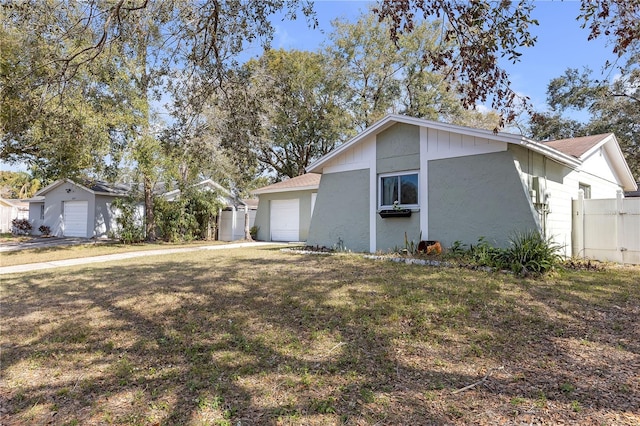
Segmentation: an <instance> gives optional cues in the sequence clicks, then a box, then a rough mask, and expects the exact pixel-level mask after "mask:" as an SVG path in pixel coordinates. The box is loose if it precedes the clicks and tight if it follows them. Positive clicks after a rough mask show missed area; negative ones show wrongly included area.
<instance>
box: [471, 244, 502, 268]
mask: <svg viewBox="0 0 640 426" xmlns="http://www.w3.org/2000/svg"><path fill="white" fill-rule="evenodd" d="M469 253H470V255H471V258H472V260H473V262H474V263H475V264H477V265H478V266H489V267H492V268H498V269H501V268H504V267H505V266H506V260H505V258H504V250H502V249H499V248H496V247H493V246H492V245H491V244H489V243H488V242H487V241H486V240H485V237H480V238H479V239H478V244H476V245H475V246H474V245H473V244H472V245H471V246H470V247H469Z"/></svg>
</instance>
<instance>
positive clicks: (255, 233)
mask: <svg viewBox="0 0 640 426" xmlns="http://www.w3.org/2000/svg"><path fill="white" fill-rule="evenodd" d="M259 230H260V227H259V226H255V225H253V226H252V227H251V228H250V229H249V234H251V238H253V239H254V240H255V239H256V238H258V231H259Z"/></svg>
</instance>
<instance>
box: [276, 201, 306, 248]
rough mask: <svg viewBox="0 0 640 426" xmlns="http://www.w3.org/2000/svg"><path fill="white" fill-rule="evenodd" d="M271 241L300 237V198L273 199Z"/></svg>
mask: <svg viewBox="0 0 640 426" xmlns="http://www.w3.org/2000/svg"><path fill="white" fill-rule="evenodd" d="M270 228H271V241H298V240H299V239H300V200H298V199H294V200H272V201H271V221H270Z"/></svg>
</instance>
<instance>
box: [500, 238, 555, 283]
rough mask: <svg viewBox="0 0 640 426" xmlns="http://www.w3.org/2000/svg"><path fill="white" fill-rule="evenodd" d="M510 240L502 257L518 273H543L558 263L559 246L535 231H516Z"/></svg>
mask: <svg viewBox="0 0 640 426" xmlns="http://www.w3.org/2000/svg"><path fill="white" fill-rule="evenodd" d="M510 242H511V246H510V247H509V248H508V249H506V250H505V253H504V254H505V256H504V259H505V260H506V262H507V263H508V265H509V267H510V269H511V270H512V271H513V272H514V273H516V274H518V275H529V274H544V273H545V272H547V271H549V270H551V269H553V268H554V267H555V266H556V265H558V263H560V260H561V258H560V255H559V254H558V251H559V250H560V246H559V245H557V244H555V243H553V241H552V240H551V239H550V238H544V237H543V236H542V235H540V233H539V232H537V231H528V232H524V233H517V234H515V236H513V237H512V238H511V239H510Z"/></svg>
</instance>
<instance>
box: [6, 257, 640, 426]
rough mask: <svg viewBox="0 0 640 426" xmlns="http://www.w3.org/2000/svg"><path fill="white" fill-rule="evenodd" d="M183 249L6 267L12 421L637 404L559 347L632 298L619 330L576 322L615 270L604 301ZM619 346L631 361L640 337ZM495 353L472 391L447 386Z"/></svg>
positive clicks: (393, 269)
mask: <svg viewBox="0 0 640 426" xmlns="http://www.w3.org/2000/svg"><path fill="white" fill-rule="evenodd" d="M193 256H196V255H194V254H185V255H174V256H172V257H171V260H170V261H158V260H151V259H145V260H139V261H137V262H126V263H121V264H118V265H117V266H111V265H100V266H94V267H87V268H76V269H72V270H71V269H69V270H59V271H54V272H51V273H46V274H43V273H40V274H27V275H23V276H21V277H11V278H9V279H6V280H3V284H2V285H3V287H4V289H3V299H4V302H3V309H2V313H1V317H2V320H3V323H5V324H8V328H9V329H8V331H7V333H5V336H4V338H3V342H4V343H3V346H4V347H3V350H2V365H3V376H4V377H3V378H4V379H5V382H7V381H10V382H11V383H12V385H11V386H12V389H10V390H8V389H5V390H4V391H3V392H2V393H3V394H5V395H7V397H6V401H2V403H3V406H6V407H9V409H10V416H11V417H12V418H15V419H18V420H16V421H17V422H19V421H23V420H24V419H30V418H35V419H40V417H39V416H40V414H38V413H39V412H37V411H34V409H33V407H36V406H41V407H42V408H43V412H47V413H49V412H52V411H55V412H57V413H58V414H57V417H56V418H57V419H58V421H61V422H62V421H65V422H69V421H72V420H74V419H77V420H78V421H79V422H80V423H84V422H98V423H101V422H106V421H112V422H115V423H118V424H140V423H145V422H148V423H153V422H155V421H158V422H161V423H162V424H189V423H198V422H207V421H209V422H212V421H218V422H219V423H218V424H225V423H224V422H228V423H229V424H236V423H237V422H241V423H242V424H281V423H283V422H284V423H287V422H289V423H294V424H296V423H305V424H314V422H315V423H317V424H321V423H323V422H324V423H326V422H329V421H331V422H344V423H352V424H373V423H382V424H400V423H403V424H408V423H412V424H451V423H467V422H473V421H474V420H477V419H478V418H479V417H477V416H481V415H482V414H479V412H478V404H480V405H482V404H487V403H491V404H494V405H495V406H497V407H501V409H504V410H506V411H507V412H510V413H512V414H511V415H513V416H516V417H517V414H513V413H514V412H517V411H518V410H517V409H515V408H514V406H513V403H512V402H510V401H513V400H514V398H516V399H517V398H523V399H527V400H530V401H536V402H539V404H540V408H541V409H543V408H544V405H545V404H547V402H548V401H555V402H557V404H560V405H562V406H563V407H565V408H567V407H570V406H572V405H571V404H573V408H574V410H573V411H572V410H569V409H567V410H565V411H569V412H568V413H564V415H565V419H566V420H569V421H571V420H576V419H577V420H580V415H585V414H586V413H585V411H586V410H585V408H586V407H592V408H593V407H595V408H602V409H604V410H608V411H611V410H613V411H617V412H623V413H624V412H628V411H631V412H633V410H634V406H633V404H634V403H635V402H634V401H637V398H638V394H637V391H638V389H637V388H635V387H634V386H637V385H634V384H633V383H626V382H624V380H625V379H626V376H623V375H622V374H619V373H620V372H619V371H618V367H617V366H616V365H611V363H613V362H615V361H619V359H618V358H611V359H608V358H607V357H601V358H600V359H599V360H598V363H597V364H593V365H591V364H590V365H589V366H588V367H589V368H588V369H586V368H584V366H583V365H581V364H580V363H579V362H578V361H576V360H574V359H571V357H573V356H575V354H574V352H572V351H568V350H567V348H566V347H564V346H563V339H572V341H573V340H576V339H578V340H580V339H583V340H584V336H585V333H584V331H585V330H587V329H588V330H591V331H592V332H593V333H592V337H593V339H592V340H590V341H589V342H591V343H592V344H593V345H594V346H598V348H600V346H602V345H605V344H606V345H615V341H616V339H617V340H620V339H623V338H624V336H625V335H626V334H627V333H628V332H629V331H630V330H629V329H628V328H627V327H628V326H632V325H633V324H634V321H635V324H637V319H635V320H634V319H633V316H632V315H631V314H632V313H633V312H634V311H633V310H634V309H635V312H636V313H637V309H638V306H637V299H636V302H635V305H633V304H632V302H631V301H630V302H629V303H630V305H629V306H627V307H620V311H621V312H620V318H619V320H620V321H622V322H621V324H623V325H622V326H621V328H620V329H619V330H616V329H613V328H611V327H610V324H609V320H610V318H609V317H607V316H606V315H605V316H601V317H593V316H591V317H589V318H588V319H589V324H583V322H584V321H585V320H586V318H585V312H592V311H594V310H596V311H597V310H598V309H600V310H601V311H602V310H603V309H604V308H605V307H606V308H607V309H609V308H610V309H615V308H611V304H614V305H615V303H618V302H619V301H620V300H623V299H624V298H625V295H624V294H625V293H628V291H629V289H628V283H626V282H625V281H624V280H623V282H620V283H619V284H618V285H617V286H616V285H613V286H612V287H610V288H609V290H598V291H604V292H606V293H607V294H608V295H609V299H608V300H610V302H609V303H607V302H605V301H603V300H602V294H592V293H590V292H589V289H588V288H587V289H585V288H584V287H581V286H580V285H579V284H577V283H576V282H575V281H574V282H571V283H566V282H563V281H562V280H560V282H559V284H555V283H539V282H532V281H526V280H517V279H515V278H512V277H510V276H501V275H491V274H485V273H479V272H470V271H459V270H455V269H449V270H447V269H437V268H424V267H419V266H407V265H396V264H388V263H381V262H377V263H376V262H371V261H365V260H362V259H359V258H356V257H354V256H331V257H326V256H302V255H284V254H281V253H280V252H279V251H274V250H272V249H262V250H255V251H248V252H245V253H239V252H236V253H226V254H218V253H207V254H202V255H198V256H199V257H198V258H197V259H195V258H193ZM579 277H584V279H585V280H587V279H588V277H589V276H588V275H587V274H585V275H584V276H582V275H580V276H579ZM571 279H574V277H573V276H572V277H571ZM579 279H581V278H579ZM627 300H631V299H629V298H627ZM615 306H617V305H615ZM625 321H626V322H625ZM581 324H582V326H581ZM597 330H600V332H601V334H602V335H601V336H600V337H597V336H596V333H595V332H596V331H597ZM605 333H606V335H605ZM636 333H637V329H636ZM7 340H8V341H7ZM585 344H586V343H585ZM617 344H618V345H619V344H620V343H619V342H618V343H617ZM617 354H618V356H619V357H622V358H624V357H627V361H628V360H631V361H632V362H637V360H638V348H637V343H629V345H628V346H625V347H618V350H617ZM632 365H633V364H632ZM498 366H505V367H506V368H505V371H504V372H503V373H500V374H495V375H494V376H493V377H492V378H491V381H490V382H489V381H487V383H486V384H487V386H489V385H490V387H487V386H484V385H482V386H478V387H477V388H475V389H474V390H473V391H472V392H473V401H471V402H470V401H469V400H468V399H467V398H466V397H465V396H464V395H465V394H458V395H452V394H451V392H450V391H451V390H454V389H458V388H462V387H463V386H465V385H468V384H470V383H474V382H476V381H478V380H479V379H481V378H482V376H483V375H484V374H486V373H487V371H488V370H489V369H491V368H494V367H498ZM19 371H21V373H20V372H19ZM29 372H31V374H32V376H30V375H29ZM618 375H619V381H615V379H616V377H618ZM34 377H36V378H38V379H36V380H33V379H34ZM606 377H609V378H612V377H613V378H614V382H613V383H609V384H605V383H604V378H606ZM598 378H602V380H601V381H602V382H603V384H602V385H601V386H600V387H595V388H589V389H585V388H584V387H583V385H582V384H583V383H589V384H592V383H593V382H594V380H595V381H597V379H598ZM30 379H31V380H30ZM612 392H613V393H614V394H615V395H616V397H615V398H611V394H612ZM576 404H578V405H576ZM505 406H506V408H505ZM581 407H584V408H582V410H583V411H580V410H578V408H581ZM636 408H637V406H636ZM494 415H497V414H495V413H494ZM539 415H541V416H544V415H545V413H544V412H543V413H539ZM30 416H31V417H30ZM42 416H44V414H42ZM480 418H481V417H480ZM302 419H304V420H302ZM512 419H513V418H512Z"/></svg>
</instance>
